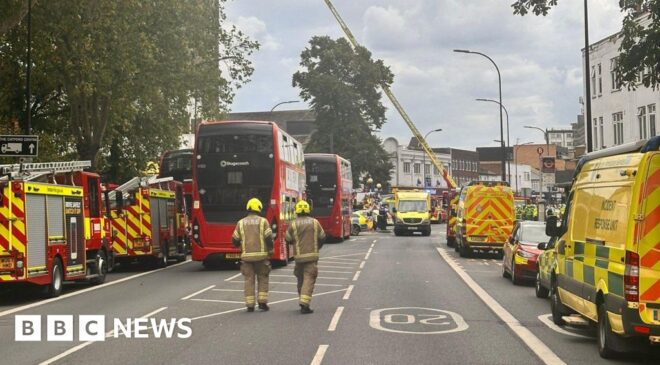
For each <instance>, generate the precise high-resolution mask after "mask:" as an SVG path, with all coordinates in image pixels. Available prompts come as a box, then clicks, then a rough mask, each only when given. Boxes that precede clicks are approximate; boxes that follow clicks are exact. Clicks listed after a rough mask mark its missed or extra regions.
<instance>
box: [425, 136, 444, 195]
mask: <svg viewBox="0 0 660 365" xmlns="http://www.w3.org/2000/svg"><path fill="white" fill-rule="evenodd" d="M433 132H442V128H438V129H434V130H432V131H429V132H428V133H426V135H425V136H424V142H426V137H428V136H429V134H431V133H433ZM431 152H433V150H431ZM423 161H424V162H423V163H422V165H423V166H422V169H423V170H422V171H423V172H424V173H423V174H422V175H423V176H424V188H426V153H424V160H423ZM429 175H431V170H430V168H429ZM429 177H430V176H429Z"/></svg>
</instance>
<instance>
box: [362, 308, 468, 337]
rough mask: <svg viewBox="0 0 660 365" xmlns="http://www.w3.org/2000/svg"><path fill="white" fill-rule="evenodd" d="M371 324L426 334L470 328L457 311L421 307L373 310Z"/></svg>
mask: <svg viewBox="0 0 660 365" xmlns="http://www.w3.org/2000/svg"><path fill="white" fill-rule="evenodd" d="M369 325H370V326H371V327H372V328H374V329H377V330H380V331H385V332H394V333H413V334H426V335H429V334H440V333H452V332H459V331H465V330H466V329H467V328H468V325H467V323H465V320H463V317H461V316H460V315H459V314H457V313H454V312H450V311H446V310H441V309H433V308H420V307H399V308H384V309H375V310H372V311H371V313H370V315H369Z"/></svg>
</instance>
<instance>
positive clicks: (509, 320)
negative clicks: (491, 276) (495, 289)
mask: <svg viewBox="0 0 660 365" xmlns="http://www.w3.org/2000/svg"><path fill="white" fill-rule="evenodd" d="M436 250H437V251H438V253H439V254H440V256H441V257H442V258H443V259H444V260H445V262H447V264H448V265H449V266H450V267H451V268H452V269H453V270H454V271H455V272H456V274H458V276H459V277H460V278H461V279H462V280H463V281H464V282H465V284H466V285H467V286H468V287H469V288H470V289H472V291H473V292H474V293H475V294H476V295H477V296H478V297H479V298H480V299H481V300H482V301H483V302H484V303H485V304H486V306H488V308H489V309H490V310H492V311H493V313H495V314H496V315H497V316H498V317H499V318H500V319H501V320H502V321H503V322H504V323H505V324H506V325H507V326H509V328H510V329H511V330H512V331H513V332H514V333H515V334H516V336H518V337H519V338H520V339H521V340H522V341H523V342H524V343H525V344H526V345H527V347H529V348H530V349H531V350H532V351H533V352H534V353H535V354H536V356H538V358H539V359H540V360H541V361H542V362H543V363H545V364H552V365H559V364H566V363H565V362H564V361H562V359H560V358H559V356H557V354H555V353H554V352H552V350H550V348H549V347H548V346H546V345H545V344H544V343H543V342H542V341H541V340H539V338H538V337H536V336H535V335H534V334H533V333H532V332H531V331H530V330H529V329H527V328H526V327H524V326H523V325H522V324H521V323H520V322H519V321H518V320H517V319H516V318H515V317H514V316H513V315H511V313H509V312H508V311H507V310H506V309H504V307H502V306H501V305H500V303H498V302H497V301H496V300H495V299H493V297H491V296H490V294H488V293H487V292H486V291H485V290H484V289H483V288H482V287H481V286H479V284H477V282H476V281H474V280H473V279H472V277H470V275H468V274H467V273H466V272H465V271H464V270H463V269H461V268H460V267H458V265H456V263H455V262H454V261H453V260H451V258H450V256H449V255H448V254H447V252H446V251H445V250H444V249H441V248H439V247H437V248H436Z"/></svg>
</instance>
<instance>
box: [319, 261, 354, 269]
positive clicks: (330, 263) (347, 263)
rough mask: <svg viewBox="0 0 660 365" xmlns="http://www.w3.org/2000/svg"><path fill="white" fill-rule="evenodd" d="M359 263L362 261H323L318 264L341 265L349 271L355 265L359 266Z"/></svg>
mask: <svg viewBox="0 0 660 365" xmlns="http://www.w3.org/2000/svg"><path fill="white" fill-rule="evenodd" d="M358 262H360V261H356V262H343V261H321V262H319V263H318V264H319V265H326V264H327V265H341V266H343V267H345V268H347V269H350V268H351V267H353V266H354V265H357V263H358Z"/></svg>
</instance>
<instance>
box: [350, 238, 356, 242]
mask: <svg viewBox="0 0 660 365" xmlns="http://www.w3.org/2000/svg"><path fill="white" fill-rule="evenodd" d="M349 241H351V242H353V241H357V238H351V239H350V240H349Z"/></svg>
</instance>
